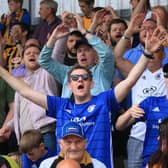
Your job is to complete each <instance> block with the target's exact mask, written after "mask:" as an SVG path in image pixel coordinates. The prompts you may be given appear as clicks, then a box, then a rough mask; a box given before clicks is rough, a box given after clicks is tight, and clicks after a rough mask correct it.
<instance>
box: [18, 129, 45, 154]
mask: <svg viewBox="0 0 168 168" xmlns="http://www.w3.org/2000/svg"><path fill="white" fill-rule="evenodd" d="M41 143H44V139H43V136H42V134H41V133H40V131H39V130H34V129H32V130H28V131H26V132H24V134H23V135H22V136H21V140H20V143H19V150H20V152H21V153H27V152H29V151H31V150H32V149H33V148H36V147H39V145H40V144H41Z"/></svg>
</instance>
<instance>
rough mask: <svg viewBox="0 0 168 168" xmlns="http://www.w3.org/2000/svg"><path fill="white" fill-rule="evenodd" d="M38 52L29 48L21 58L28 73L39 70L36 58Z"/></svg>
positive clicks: (35, 48)
mask: <svg viewBox="0 0 168 168" xmlns="http://www.w3.org/2000/svg"><path fill="white" fill-rule="evenodd" d="M39 54H40V50H39V49H38V48H37V47H34V46H32V47H29V48H27V49H26V50H25V52H24V56H23V62H24V64H25V67H26V69H27V70H28V71H30V72H31V71H34V70H36V69H38V68H39V64H38V57H39Z"/></svg>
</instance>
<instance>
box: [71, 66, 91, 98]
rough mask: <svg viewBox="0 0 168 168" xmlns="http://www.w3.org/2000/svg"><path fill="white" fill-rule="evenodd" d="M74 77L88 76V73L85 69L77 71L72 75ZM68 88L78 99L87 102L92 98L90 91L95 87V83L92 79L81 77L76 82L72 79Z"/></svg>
mask: <svg viewBox="0 0 168 168" xmlns="http://www.w3.org/2000/svg"><path fill="white" fill-rule="evenodd" d="M74 75H88V73H87V71H85V70H84V69H75V70H73V71H72V73H71V76H74ZM88 77H89V76H88ZM68 86H69V89H70V90H71V91H72V92H73V94H74V97H75V98H76V99H78V100H85V99H87V98H89V97H90V89H91V88H92V87H93V81H92V80H91V79H90V78H88V79H83V78H82V77H81V76H80V77H79V78H78V80H76V81H74V80H73V79H72V78H70V81H69V84H68Z"/></svg>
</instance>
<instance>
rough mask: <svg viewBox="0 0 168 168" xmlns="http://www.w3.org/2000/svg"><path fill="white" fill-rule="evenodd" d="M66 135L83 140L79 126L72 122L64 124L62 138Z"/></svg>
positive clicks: (81, 129)
mask: <svg viewBox="0 0 168 168" xmlns="http://www.w3.org/2000/svg"><path fill="white" fill-rule="evenodd" d="M68 135H76V136H78V137H81V138H85V136H84V132H83V128H82V127H81V125H80V124H78V123H77V122H73V121H70V122H68V123H65V124H64V126H63V128H62V138H64V137H66V136H68Z"/></svg>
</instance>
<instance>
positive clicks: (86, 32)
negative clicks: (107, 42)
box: [83, 30, 92, 36]
mask: <svg viewBox="0 0 168 168" xmlns="http://www.w3.org/2000/svg"><path fill="white" fill-rule="evenodd" d="M88 33H89V34H92V33H91V32H90V31H89V30H86V31H85V33H83V36H86V35H87V34H88Z"/></svg>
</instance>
